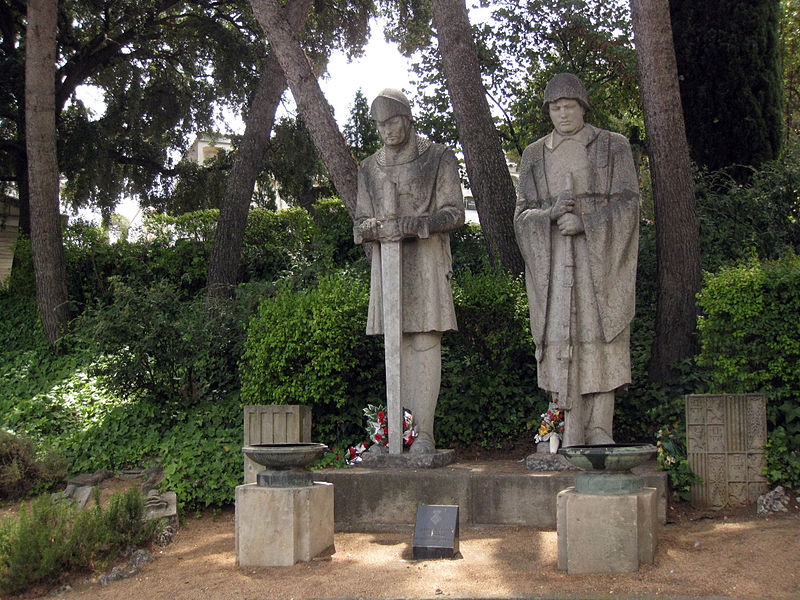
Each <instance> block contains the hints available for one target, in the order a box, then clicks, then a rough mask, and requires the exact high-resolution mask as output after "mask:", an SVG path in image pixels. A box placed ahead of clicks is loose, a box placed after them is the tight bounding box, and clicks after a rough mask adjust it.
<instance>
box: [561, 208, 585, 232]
mask: <svg viewBox="0 0 800 600" xmlns="http://www.w3.org/2000/svg"><path fill="white" fill-rule="evenodd" d="M556 224H557V225H558V230H559V231H560V232H561V235H578V234H579V233H583V231H584V228H583V219H581V218H580V217H579V216H578V215H576V214H573V213H571V212H568V213H564V214H563V215H561V216H560V217H559V218H558V221H557V223H556Z"/></svg>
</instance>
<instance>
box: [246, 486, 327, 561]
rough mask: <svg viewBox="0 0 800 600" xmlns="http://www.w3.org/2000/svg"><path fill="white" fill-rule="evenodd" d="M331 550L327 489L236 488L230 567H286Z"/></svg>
mask: <svg viewBox="0 0 800 600" xmlns="http://www.w3.org/2000/svg"><path fill="white" fill-rule="evenodd" d="M332 550H333V484H330V483H325V482H319V481H318V482H314V485H311V486H305V487H289V488H270V487H260V486H258V485H256V484H254V483H249V484H245V485H240V486H238V487H237V488H236V564H237V565H238V566H240V567H287V566H290V565H293V564H295V563H296V562H301V561H310V560H311V559H312V558H314V557H315V556H318V555H320V554H322V553H324V552H326V551H332Z"/></svg>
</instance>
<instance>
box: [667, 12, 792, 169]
mask: <svg viewBox="0 0 800 600" xmlns="http://www.w3.org/2000/svg"><path fill="white" fill-rule="evenodd" d="M669 4H670V16H671V18H672V33H673V39H674V42H675V54H676V59H677V63H678V76H679V79H680V90H681V102H682V104H683V113H684V118H685V120H686V133H687V137H688V140H689V147H690V149H691V156H692V158H693V159H694V160H695V161H696V162H697V163H698V164H700V165H702V166H706V167H708V168H710V169H720V168H723V167H729V166H732V165H751V166H758V165H759V164H761V163H762V162H763V161H765V160H770V159H774V158H776V157H777V156H778V153H779V151H780V147H781V141H782V119H783V114H782V102H783V100H782V98H783V93H782V77H781V76H782V74H781V65H780V49H779V29H778V28H779V19H780V0H703V1H702V2H698V1H697V0H670V1H669ZM733 173H734V175H736V176H737V177H744V176H746V173H747V170H746V169H740V168H735V167H734V171H733Z"/></svg>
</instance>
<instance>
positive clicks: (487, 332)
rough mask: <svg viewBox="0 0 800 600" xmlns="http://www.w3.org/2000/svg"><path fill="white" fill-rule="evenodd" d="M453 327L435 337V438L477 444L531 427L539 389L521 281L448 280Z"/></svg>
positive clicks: (494, 274)
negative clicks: (438, 351) (438, 374)
mask: <svg viewBox="0 0 800 600" xmlns="http://www.w3.org/2000/svg"><path fill="white" fill-rule="evenodd" d="M453 288H454V292H453V295H454V300H455V308H456V318H457V319H458V327H459V330H458V331H457V332H448V333H446V334H444V336H443V337H442V387H441V392H440V394H439V403H438V405H437V409H436V421H435V426H436V438H437V443H439V444H443V445H448V444H454V443H460V444H465V445H469V444H472V443H480V444H481V445H483V446H484V447H491V446H494V445H498V444H499V442H500V441H502V440H505V439H508V438H510V437H514V436H517V435H519V434H520V433H521V432H523V431H525V430H526V429H529V428H531V427H533V426H534V425H538V423H539V420H540V419H539V415H540V414H541V413H542V412H543V410H544V409H545V408H546V406H547V399H546V396H545V394H544V392H542V391H540V390H539V389H538V385H537V380H536V359H535V356H534V345H533V338H532V337H531V333H530V323H529V315H528V304H527V300H526V294H525V284H524V281H523V280H522V279H521V278H512V277H509V276H508V275H506V274H505V273H502V272H499V271H492V270H487V271H483V272H480V273H472V272H470V271H464V272H462V273H461V275H459V277H458V278H456V279H454V281H453Z"/></svg>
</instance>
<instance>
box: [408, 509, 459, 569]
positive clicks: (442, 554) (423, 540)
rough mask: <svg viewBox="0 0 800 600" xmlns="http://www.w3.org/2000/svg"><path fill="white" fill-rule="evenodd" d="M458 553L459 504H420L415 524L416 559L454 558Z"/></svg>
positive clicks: (414, 548) (414, 547) (414, 550)
mask: <svg viewBox="0 0 800 600" xmlns="http://www.w3.org/2000/svg"><path fill="white" fill-rule="evenodd" d="M457 553H458V506H455V505H449V504H420V505H418V506H417V522H416V524H415V526H414V544H413V557H414V559H421V558H454V557H455V555H456V554H457Z"/></svg>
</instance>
